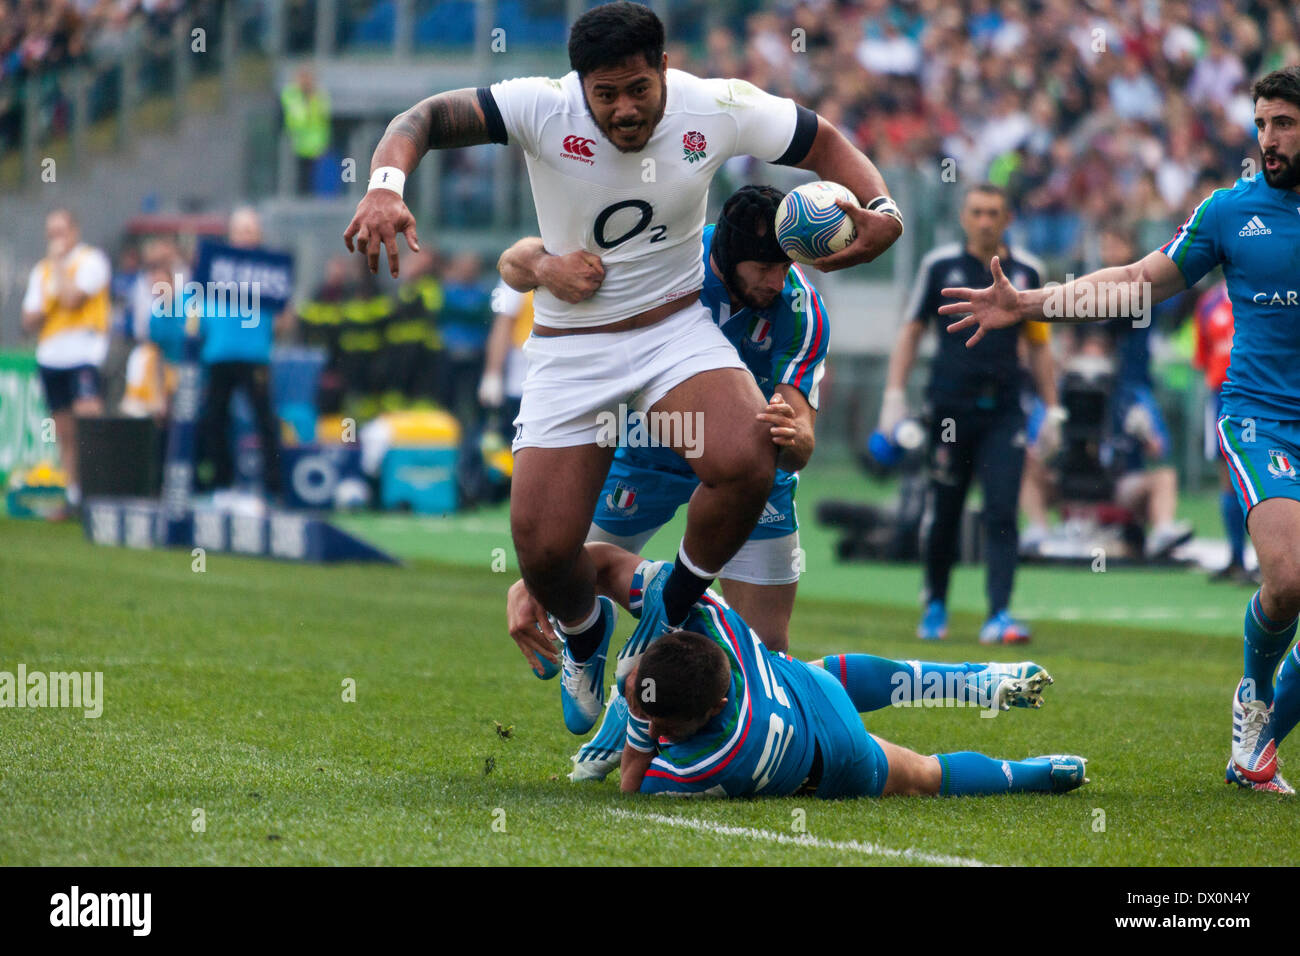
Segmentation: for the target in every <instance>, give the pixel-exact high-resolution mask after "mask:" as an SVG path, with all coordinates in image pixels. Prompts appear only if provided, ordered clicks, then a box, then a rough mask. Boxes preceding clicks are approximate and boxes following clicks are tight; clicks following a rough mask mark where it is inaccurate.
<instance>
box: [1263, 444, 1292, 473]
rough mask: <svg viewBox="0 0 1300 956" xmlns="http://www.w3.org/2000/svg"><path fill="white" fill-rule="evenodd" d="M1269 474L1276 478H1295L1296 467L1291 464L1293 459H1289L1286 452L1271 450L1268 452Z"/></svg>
mask: <svg viewBox="0 0 1300 956" xmlns="http://www.w3.org/2000/svg"><path fill="white" fill-rule="evenodd" d="M1268 473H1269V474H1270V475H1272V476H1273V477H1274V478H1294V477H1295V465H1293V464H1291V459H1290V458H1288V457H1287V453H1286V452H1284V451H1278V450H1277V449H1276V448H1270V449H1269V450H1268Z"/></svg>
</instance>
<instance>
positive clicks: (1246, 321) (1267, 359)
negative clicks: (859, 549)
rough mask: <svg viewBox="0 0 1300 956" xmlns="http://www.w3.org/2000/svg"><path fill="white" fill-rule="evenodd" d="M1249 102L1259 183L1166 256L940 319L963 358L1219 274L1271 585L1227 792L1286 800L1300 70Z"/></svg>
mask: <svg viewBox="0 0 1300 956" xmlns="http://www.w3.org/2000/svg"><path fill="white" fill-rule="evenodd" d="M1252 95H1253V97H1254V101H1255V128H1256V135H1257V139H1258V142H1259V148H1260V152H1261V154H1262V163H1263V175H1262V176H1259V175H1257V176H1254V177H1252V178H1242V179H1240V180H1238V182H1237V184H1236V185H1235V186H1234V187H1233V188H1232V189H1218V190H1215V191H1214V192H1213V193H1211V194H1210V195H1209V196H1208V197H1206V198H1205V199H1203V200H1202V201H1201V203H1200V204H1199V205H1198V206H1197V207H1196V208H1195V210H1193V212H1192V214H1191V215H1190V216H1189V217H1188V218H1187V221H1186V222H1184V223H1183V224H1182V226H1180V227H1179V228H1178V231H1177V232H1176V233H1175V234H1174V237H1173V239H1171V240H1170V241H1169V242H1168V243H1166V244H1165V245H1164V246H1161V247H1160V248H1159V249H1158V250H1156V251H1154V252H1152V253H1150V254H1149V255H1147V256H1146V257H1145V258H1143V259H1141V260H1140V261H1138V262H1135V263H1131V264H1130V265H1127V266H1118V267H1114V268H1109V269H1102V270H1100V271H1098V272H1094V273H1092V274H1091V275H1087V276H1083V277H1082V278H1079V279H1075V280H1074V281H1072V282H1068V283H1066V284H1065V285H1064V286H1058V287H1056V288H1053V289H1033V290H1029V291H1017V290H1016V288H1015V287H1014V286H1012V285H1011V283H1010V282H1008V281H1007V279H1006V277H1005V276H1003V274H1002V270H1001V267H1000V266H999V264H998V261H997V259H996V258H995V259H994V260H993V262H992V265H993V278H994V282H993V285H991V286H989V287H987V288H985V289H964V288H963V289H945V290H944V295H947V296H951V297H953V298H955V299H957V300H958V301H956V302H954V303H951V304H948V305H945V306H943V307H941V308H940V309H939V312H940V313H941V314H943V315H949V316H961V315H963V314H964V315H965V317H964V318H959V319H958V320H957V321H955V322H953V323H952V324H951V325H949V326H948V330H949V331H950V332H958V331H961V330H964V329H969V328H972V327H978V328H977V329H976V331H975V333H974V334H973V335H971V336H970V338H969V339H968V341H967V345H974V344H975V343H977V342H978V341H979V340H980V339H981V338H983V337H984V335H985V334H986V333H988V332H990V331H991V330H996V329H1001V328H1006V327H1008V326H1011V325H1014V324H1015V323H1017V322H1020V321H1022V320H1024V319H1039V320H1046V321H1049V322H1069V321H1092V320H1095V319H1108V318H1116V317H1131V318H1135V319H1137V320H1138V321H1142V322H1149V321H1150V307H1151V305H1152V304H1153V303H1155V302H1159V301H1162V300H1164V299H1167V298H1169V297H1170V296H1171V295H1174V294H1176V293H1178V292H1181V291H1182V290H1183V289H1185V288H1187V287H1189V286H1191V285H1194V284H1195V283H1196V282H1197V281H1199V280H1200V279H1201V277H1202V276H1204V275H1205V274H1206V273H1208V272H1209V271H1210V270H1211V269H1213V268H1214V267H1215V266H1216V265H1219V266H1222V267H1223V276H1224V279H1226V280H1227V283H1228V298H1229V299H1230V300H1231V302H1232V312H1233V316H1234V319H1235V331H1234V335H1233V344H1232V359H1231V364H1230V366H1229V368H1228V376H1227V381H1226V382H1225V383H1224V385H1223V389H1222V392H1221V396H1222V400H1223V406H1222V414H1221V416H1220V418H1219V421H1218V432H1219V444H1220V448H1221V449H1222V451H1223V455H1224V457H1225V458H1226V459H1227V462H1228V467H1229V469H1230V470H1231V472H1232V476H1233V483H1234V486H1235V489H1236V493H1237V499H1238V501H1239V502H1240V504H1241V508H1242V511H1243V512H1244V513H1245V515H1246V522H1247V531H1248V532H1249V533H1250V537H1251V540H1252V541H1253V542H1254V544H1255V550H1256V552H1257V553H1258V555H1259V564H1260V573H1261V577H1262V579H1263V585H1262V587H1261V588H1260V589H1259V591H1257V592H1256V593H1255V595H1254V596H1253V597H1252V598H1251V600H1250V604H1249V606H1248V607H1247V609H1246V618H1245V642H1244V643H1245V650H1244V657H1245V667H1244V674H1243V677H1242V679H1241V681H1240V682H1239V683H1238V685H1237V689H1236V690H1235V691H1234V692H1233V695H1232V719H1233V733H1232V758H1231V760H1230V761H1229V763H1228V770H1227V779H1228V781H1229V782H1230V783H1237V784H1239V785H1240V786H1243V787H1249V788H1252V789H1255V790H1269V791H1272V792H1280V793H1288V794H1290V793H1294V791H1293V790H1292V788H1291V787H1289V786H1288V785H1287V783H1286V781H1285V780H1283V779H1282V776H1281V774H1279V773H1278V768H1277V744H1278V742H1279V741H1281V740H1282V738H1283V737H1285V736H1286V735H1287V734H1288V733H1289V732H1290V731H1291V729H1292V728H1293V727H1294V726H1295V725H1296V723H1297V722H1298V721H1300V656H1297V653H1300V652H1297V653H1293V654H1292V655H1290V656H1287V648H1288V647H1289V646H1290V645H1291V640H1292V638H1293V637H1294V636H1295V632H1296V618H1297V615H1298V614H1300V474H1297V471H1296V463H1297V462H1300V381H1297V378H1296V376H1297V369H1300V66H1290V67H1287V68H1285V69H1282V70H1275V71H1273V72H1272V73H1269V74H1268V75H1267V76H1265V77H1263V78H1261V79H1260V80H1258V81H1257V82H1256V83H1255V85H1254V87H1253V89H1252ZM1081 306H1082V308H1081ZM1008 494H1014V491H1012V490H1008ZM1283 658H1285V661H1283ZM1279 661H1283V664H1282V668H1281V670H1280V671H1278V673H1277V686H1276V690H1275V688H1274V672H1275V671H1276V670H1277V667H1278V662H1279Z"/></svg>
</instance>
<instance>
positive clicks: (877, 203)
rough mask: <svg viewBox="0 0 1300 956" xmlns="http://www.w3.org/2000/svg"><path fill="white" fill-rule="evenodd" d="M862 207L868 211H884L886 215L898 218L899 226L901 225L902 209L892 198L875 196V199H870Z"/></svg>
mask: <svg viewBox="0 0 1300 956" xmlns="http://www.w3.org/2000/svg"><path fill="white" fill-rule="evenodd" d="M864 208H865V209H867V210H868V211H869V212H879V213H884V214H885V215H886V216H893V217H894V218H895V219H897V220H898V224H899V225H900V226H901V225H903V213H902V211H901V210H900V209H899V208H898V205H897V204H896V203H895V202H894V200H892V199H890V198H889V197H888V196H877V197H876V198H875V199H873V200H871V202H869V203H867V205H866V206H865V207H864Z"/></svg>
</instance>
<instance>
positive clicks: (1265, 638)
mask: <svg viewBox="0 0 1300 956" xmlns="http://www.w3.org/2000/svg"><path fill="white" fill-rule="evenodd" d="M1295 632H1296V618H1291V620H1290V621H1286V622H1283V621H1274V620H1273V619H1272V618H1270V617H1269V616H1268V615H1266V614H1265V613H1264V609H1263V608H1262V607H1260V603H1259V592H1258V591H1256V592H1255V596H1254V597H1252V598H1251V599H1250V604H1249V605H1248V606H1247V607H1246V623H1245V641H1244V657H1245V668H1244V674H1245V680H1246V686H1245V687H1243V688H1242V697H1243V699H1245V698H1246V695H1247V694H1249V695H1250V696H1251V697H1252V698H1253V699H1255V700H1261V701H1263V702H1264V703H1265V704H1271V703H1273V672H1274V671H1275V670H1276V669H1277V662H1278V661H1280V660H1281V659H1282V658H1283V656H1284V655H1285V654H1286V649H1287V648H1288V647H1290V646H1291V639H1292V638H1293V637H1295Z"/></svg>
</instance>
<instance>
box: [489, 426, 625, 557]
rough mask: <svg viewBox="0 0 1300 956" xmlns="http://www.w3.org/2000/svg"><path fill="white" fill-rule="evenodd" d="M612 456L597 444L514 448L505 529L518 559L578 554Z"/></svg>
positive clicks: (610, 449) (610, 450) (609, 450)
mask: <svg viewBox="0 0 1300 956" xmlns="http://www.w3.org/2000/svg"><path fill="white" fill-rule="evenodd" d="M613 457H614V449H613V448H603V447H601V446H600V445H571V446H568V447H565V448H539V447H533V446H530V447H527V448H521V449H519V451H517V452H515V463H514V473H513V475H512V477H511V480H510V530H511V533H512V534H513V536H514V541H515V550H516V551H517V552H519V554H520V561H521V562H527V561H529V560H531V561H546V560H550V559H555V558H559V559H563V557H564V556H566V555H567V556H576V555H577V554H578V552H579V551H580V550H581V548H582V544H583V541H584V540H585V539H586V536H587V529H588V528H590V527H591V519H592V516H593V515H594V514H595V513H596V498H597V496H598V495H599V494H600V488H601V486H602V485H603V484H604V483H605V475H606V473H607V472H608V471H609V463H610V461H612V460H613Z"/></svg>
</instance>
